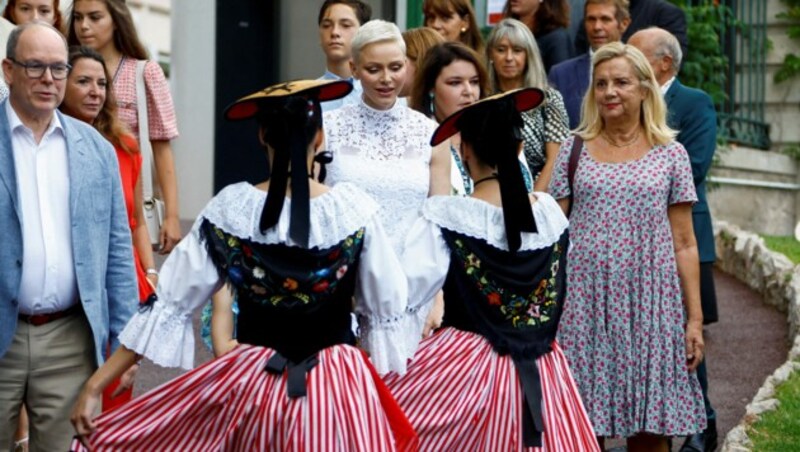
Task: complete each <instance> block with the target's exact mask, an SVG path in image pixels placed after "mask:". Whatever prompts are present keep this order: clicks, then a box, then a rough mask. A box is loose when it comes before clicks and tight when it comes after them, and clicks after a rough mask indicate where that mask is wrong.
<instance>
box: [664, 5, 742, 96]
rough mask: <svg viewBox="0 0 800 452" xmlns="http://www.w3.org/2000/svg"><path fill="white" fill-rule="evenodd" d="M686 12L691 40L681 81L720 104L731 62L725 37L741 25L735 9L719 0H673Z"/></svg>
mask: <svg viewBox="0 0 800 452" xmlns="http://www.w3.org/2000/svg"><path fill="white" fill-rule="evenodd" d="M671 2H672V3H674V4H676V5H677V6H680V7H681V9H683V11H684V12H685V13H686V25H687V37H688V39H689V42H690V43H691V45H690V47H689V51H688V52H687V55H685V56H684V59H683V67H682V68H681V82H682V83H684V84H686V85H688V86H694V87H696V88H700V89H702V90H703V91H705V92H706V93H708V95H709V96H711V99H713V100H714V103H715V104H717V105H719V104H721V103H722V102H724V101H725V100H726V99H727V97H728V95H727V94H726V90H725V84H726V82H727V76H728V70H729V61H728V57H727V56H726V55H725V53H724V45H723V44H724V43H723V42H722V40H723V39H724V37H725V36H726V35H727V34H728V33H732V32H733V31H734V30H735V29H736V28H737V27H739V26H740V24H739V23H738V22H737V21H736V18H735V17H734V15H733V11H731V9H730V8H729V7H727V6H725V5H721V4H719V1H718V0H694V1H692V0H671Z"/></svg>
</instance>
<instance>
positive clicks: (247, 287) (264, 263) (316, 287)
mask: <svg viewBox="0 0 800 452" xmlns="http://www.w3.org/2000/svg"><path fill="white" fill-rule="evenodd" d="M202 230H203V235H204V236H205V237H206V240H207V241H208V249H209V253H210V254H211V257H212V260H213V261H214V264H215V265H216V266H217V268H219V269H220V271H221V272H222V273H223V274H225V275H227V279H228V280H229V281H230V282H231V283H232V284H233V286H234V287H236V289H237V291H238V294H239V297H246V298H247V299H250V300H252V301H253V302H255V303H259V304H270V305H272V306H279V305H280V306H286V307H290V306H293V305H297V304H298V303H300V304H309V303H313V302H315V301H316V300H317V299H326V298H329V297H330V295H331V294H332V293H333V292H334V291H335V290H336V287H337V285H338V283H339V281H340V280H341V279H342V278H344V276H345V275H346V274H347V272H348V271H349V270H351V269H353V268H354V265H353V264H354V262H355V261H356V257H357V256H358V253H359V252H360V250H361V245H362V243H363V239H364V228H361V229H359V230H358V231H356V232H355V233H353V234H352V235H350V236H348V237H347V238H345V239H344V240H343V241H342V242H341V243H340V244H339V245H336V246H334V247H332V248H330V249H327V250H320V251H317V250H309V252H310V253H312V255H313V256H314V258H315V260H316V261H317V262H316V263H317V264H318V265H314V266H313V267H312V268H316V269H317V270H314V271H311V272H306V273H300V272H294V273H291V274H287V273H289V272H283V271H280V270H282V269H273V268H271V267H270V262H272V261H273V259H269V258H268V252H269V251H268V250H269V249H275V247H276V246H278V245H262V244H258V243H254V242H251V241H249V240H245V239H239V238H237V237H235V236H233V235H230V234H228V233H226V232H225V231H223V230H222V229H220V228H218V227H217V226H215V225H213V224H212V223H211V222H209V221H206V222H205V223H204V224H203V226H202ZM314 253H318V254H314Z"/></svg>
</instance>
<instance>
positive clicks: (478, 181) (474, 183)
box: [472, 174, 497, 187]
mask: <svg viewBox="0 0 800 452" xmlns="http://www.w3.org/2000/svg"><path fill="white" fill-rule="evenodd" d="M492 179H497V174H492V175H491V176H487V177H484V178H483V179H478V180H476V181H475V182H473V183H472V185H473V186H474V187H477V186H478V184H480V183H482V182H486V181H487V180H492Z"/></svg>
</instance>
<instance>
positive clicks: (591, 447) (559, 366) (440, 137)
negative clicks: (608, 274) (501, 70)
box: [386, 88, 599, 451]
mask: <svg viewBox="0 0 800 452" xmlns="http://www.w3.org/2000/svg"><path fill="white" fill-rule="evenodd" d="M543 97H544V95H543V93H542V91H541V90H539V89H535V88H526V89H520V90H515V91H509V92H507V93H504V94H500V95H497V96H493V97H489V98H486V99H484V100H482V101H479V102H476V103H475V104H472V105H470V106H468V107H465V108H464V109H462V110H460V111H458V112H456V113H454V114H453V115H451V116H450V117H449V118H448V119H446V120H444V121H443V122H442V123H441V125H440V126H439V128H438V129H437V131H436V133H435V134H434V135H433V139H432V141H431V144H432V145H436V144H438V143H440V142H442V141H444V140H446V139H447V138H448V137H450V136H452V135H454V134H455V133H457V132H461V140H462V141H461V151H462V155H463V160H464V165H465V167H466V169H467V171H468V173H469V175H470V176H471V177H472V179H473V180H474V187H475V189H474V191H473V193H472V195H471V196H470V197H460V196H434V197H431V198H430V199H428V200H427V201H426V202H425V204H424V207H423V209H422V217H423V218H421V219H419V220H418V221H417V222H416V223H415V225H414V227H413V228H412V229H411V231H410V232H409V236H408V239H407V241H406V244H405V251H404V253H403V258H402V262H403V268H404V270H405V272H406V276H407V278H408V281H409V308H410V309H414V308H415V307H417V306H418V305H420V304H424V303H428V302H429V300H430V299H431V298H432V296H433V294H434V293H436V292H437V291H438V290H440V289H442V288H444V300H445V309H444V327H443V328H442V329H440V330H438V331H437V332H436V333H434V334H433V335H432V336H430V337H429V338H427V339H425V340H423V341H422V342H421V343H420V347H419V350H418V351H417V353H416V356H415V357H414V359H413V360H412V361H411V363H410V364H409V366H408V372H407V373H406V374H405V375H404V376H401V375H395V374H390V375H388V376H387V377H386V383H387V385H388V386H389V388H390V389H391V391H392V393H393V394H394V396H395V398H396V400H397V401H398V403H399V404H400V406H401V407H402V409H403V411H405V413H406V415H407V416H408V419H409V421H411V424H412V425H413V427H414V429H415V430H416V432H417V435H418V436H419V440H420V450H422V451H441V450H492V451H522V450H527V451H530V450H547V451H597V450H599V449H598V446H597V441H596V440H595V436H594V431H593V430H592V427H591V425H590V423H589V419H588V416H587V415H586V412H585V410H584V408H583V404H582V402H581V399H580V397H579V395H578V389H577V387H576V385H575V383H574V382H573V380H572V376H571V374H570V370H569V367H568V365H567V361H566V359H565V358H564V355H563V354H562V352H561V349H560V348H559V346H558V344H557V343H556V341H555V336H556V329H557V327H558V321H559V317H560V313H561V302H562V300H563V296H564V281H565V267H566V266H565V256H566V247H567V226H568V222H567V219H566V217H565V216H564V214H563V213H562V212H561V210H560V208H559V206H558V204H557V203H556V201H555V200H554V199H553V198H552V197H551V196H549V195H548V194H546V193H538V192H537V193H534V194H532V195H529V194H528V192H527V190H526V189H525V184H524V181H523V178H522V173H521V170H520V165H519V161H518V156H519V153H520V152H521V149H522V138H521V128H522V127H523V122H522V118H521V116H520V112H521V111H526V110H530V109H532V108H535V107H537V106H538V105H540V104H541V102H542V99H543Z"/></svg>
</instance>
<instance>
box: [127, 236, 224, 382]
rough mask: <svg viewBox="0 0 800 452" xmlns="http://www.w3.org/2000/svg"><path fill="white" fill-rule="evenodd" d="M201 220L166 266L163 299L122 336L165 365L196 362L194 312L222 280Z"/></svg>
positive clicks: (160, 296) (159, 289) (187, 366)
mask: <svg viewBox="0 0 800 452" xmlns="http://www.w3.org/2000/svg"><path fill="white" fill-rule="evenodd" d="M199 225H200V221H199V220H198V221H197V222H196V223H195V225H194V227H193V228H192V231H191V232H190V233H189V235H187V236H186V237H185V238H184V239H183V240H181V241H180V243H178V246H176V247H175V249H174V250H172V253H170V255H169V257H168V258H167V260H166V262H164V265H163V266H162V267H161V275H160V277H159V281H158V287H157V288H156V294H157V296H158V299H157V300H156V301H155V303H153V305H152V306H151V307H150V308H149V309H145V308H143V309H141V310H140V311H139V312H137V313H136V314H134V316H133V317H132V318H131V320H130V321H129V322H128V324H127V325H126V326H125V329H124V330H123V331H122V333H121V334H120V337H119V340H120V342H121V343H122V344H123V345H125V347H127V348H129V349H130V350H133V351H134V352H136V353H137V354H139V355H142V356H145V357H147V358H148V359H150V360H151V361H153V362H154V363H155V364H158V365H159V366H162V367H182V368H184V369H191V368H192V367H194V348H195V347H194V331H193V327H192V313H193V312H194V310H195V309H197V308H198V307H200V306H202V305H203V304H205V303H206V301H208V299H209V298H210V297H211V295H212V294H213V293H214V292H216V291H217V290H218V289H219V287H221V284H222V282H221V279H220V277H219V273H218V272H217V269H216V267H214V264H213V263H212V262H211V258H210V256H209V255H208V252H207V251H206V247H205V244H204V243H203V242H202V241H201V239H200V231H199Z"/></svg>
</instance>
